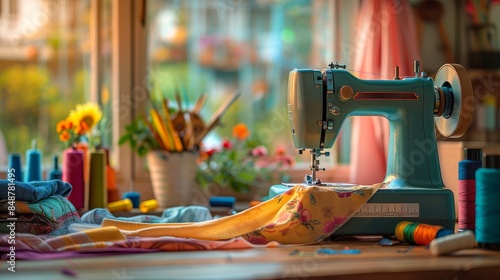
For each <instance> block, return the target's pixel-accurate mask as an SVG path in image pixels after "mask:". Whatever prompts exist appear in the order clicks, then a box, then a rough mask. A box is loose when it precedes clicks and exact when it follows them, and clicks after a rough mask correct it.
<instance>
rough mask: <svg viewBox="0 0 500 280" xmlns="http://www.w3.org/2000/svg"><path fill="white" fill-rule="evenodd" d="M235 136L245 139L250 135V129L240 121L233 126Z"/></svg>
mask: <svg viewBox="0 0 500 280" xmlns="http://www.w3.org/2000/svg"><path fill="white" fill-rule="evenodd" d="M233 136H234V137H235V138H237V139H239V140H245V139H247V138H248V136H250V131H249V130H248V127H247V126H246V125H245V124H244V123H239V124H237V125H235V126H234V127H233Z"/></svg>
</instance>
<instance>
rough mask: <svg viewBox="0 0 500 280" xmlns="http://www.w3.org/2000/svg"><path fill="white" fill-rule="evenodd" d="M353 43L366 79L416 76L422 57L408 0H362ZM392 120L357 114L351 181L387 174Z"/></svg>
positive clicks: (375, 179) (357, 68)
mask: <svg viewBox="0 0 500 280" xmlns="http://www.w3.org/2000/svg"><path fill="white" fill-rule="evenodd" d="M358 19H359V20H358V24H357V28H356V31H357V33H356V40H355V46H354V47H353V49H354V50H353V55H354V67H353V68H354V69H355V73H354V74H355V75H357V76H358V77H360V78H362V79H392V78H393V77H394V73H395V70H394V69H395V66H399V70H400V77H405V76H414V72H413V61H414V60H419V58H420V54H419V50H418V45H417V35H416V28H415V21H414V18H413V11H412V7H411V5H410V3H409V2H408V1H404V0H402V1H394V0H373V1H362V4H361V9H360V13H359V15H358ZM388 137H389V124H388V121H387V120H386V119H385V118H383V117H372V116H370V117H353V121H352V147H351V174H350V181H351V182H352V183H356V184H374V183H380V182H382V181H383V180H384V178H385V175H386V174H385V173H386V166H387V149H388Z"/></svg>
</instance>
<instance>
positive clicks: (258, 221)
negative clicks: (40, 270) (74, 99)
mask: <svg viewBox="0 0 500 280" xmlns="http://www.w3.org/2000/svg"><path fill="white" fill-rule="evenodd" d="M380 186H381V184H375V185H372V186H355V187H321V186H301V185H297V186H295V187H293V188H290V189H289V190H288V191H286V192H284V193H282V194H280V195H277V196H275V197H274V198H272V199H270V200H268V201H265V202H263V203H261V204H259V205H257V206H254V207H252V208H249V209H247V210H245V211H242V212H240V213H237V214H235V215H232V216H227V217H223V218H220V219H216V220H210V221H205V222H199V223H174V224H147V223H136V222H127V221H119V220H111V219H105V220H104V221H103V222H102V226H103V227H106V226H115V227H117V228H118V229H120V231H121V232H122V233H123V234H125V235H126V236H142V237H146V236H148V237H160V236H172V237H184V238H196V239H204V240H226V239H231V238H234V237H238V236H243V237H244V238H245V239H247V240H248V241H250V242H251V243H253V244H266V243H269V242H271V241H276V242H279V243H281V244H308V243H315V242H319V241H321V240H323V239H324V238H326V237H328V236H329V235H331V234H332V233H334V232H335V231H336V230H337V229H339V228H340V227H341V226H342V225H343V224H345V223H346V222H347V221H348V220H349V219H350V218H351V217H352V216H353V215H354V213H356V211H358V210H359V209H360V208H361V206H363V205H364V204H365V203H366V202H367V201H368V200H369V199H370V198H371V197H372V196H373V194H374V193H375V192H376V191H377V190H378V188H379V187H380Z"/></svg>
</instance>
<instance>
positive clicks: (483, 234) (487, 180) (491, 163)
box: [476, 155, 500, 250]
mask: <svg viewBox="0 0 500 280" xmlns="http://www.w3.org/2000/svg"><path fill="white" fill-rule="evenodd" d="M499 200H500V155H487V156H485V157H483V167H482V168H479V169H478V170H477V171H476V241H477V245H478V247H479V248H483V249H489V250H500V223H499V221H500V204H499V203H498V201H499Z"/></svg>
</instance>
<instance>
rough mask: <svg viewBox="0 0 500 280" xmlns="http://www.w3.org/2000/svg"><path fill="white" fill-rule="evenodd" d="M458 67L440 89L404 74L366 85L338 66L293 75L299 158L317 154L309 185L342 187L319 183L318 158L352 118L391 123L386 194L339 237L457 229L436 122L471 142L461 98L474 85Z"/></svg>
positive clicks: (277, 189)
mask: <svg viewBox="0 0 500 280" xmlns="http://www.w3.org/2000/svg"><path fill="white" fill-rule="evenodd" d="M416 65H418V64H416ZM443 67H444V66H443ZM450 67H451V68H450ZM457 67H458V66H449V67H448V68H446V69H444V70H443V72H441V76H443V75H444V77H439V79H440V80H443V81H442V84H439V85H438V86H436V84H435V83H434V81H433V80H432V79H431V78H429V77H427V75H425V73H422V74H421V75H419V73H418V71H416V76H415V77H412V78H405V79H399V77H398V76H399V73H397V72H396V79H395V80H362V79H359V78H357V77H355V76H354V75H352V74H351V73H350V72H348V71H346V70H344V69H340V68H339V65H338V64H336V65H333V64H331V65H330V69H326V70H323V71H320V70H314V69H295V70H293V71H291V72H290V75H289V84H288V117H289V119H290V125H291V134H292V138H293V142H294V145H295V148H297V149H298V150H299V152H302V151H304V150H306V149H307V150H310V152H311V165H310V169H311V171H312V176H309V175H308V176H306V179H305V182H304V183H303V184H306V185H324V186H325V187H328V185H335V184H328V183H326V184H325V183H323V182H321V180H320V179H317V178H316V172H317V171H320V170H324V169H321V168H319V160H318V158H319V157H320V156H321V155H325V154H326V155H328V152H323V150H324V149H329V148H331V147H332V146H333V144H334V142H335V140H336V138H337V136H338V133H339V132H340V129H341V127H342V125H343V123H344V121H345V120H346V119H347V118H348V117H351V116H383V117H385V118H387V119H388V120H389V125H390V136H389V149H388V162H387V173H386V178H385V180H384V183H385V184H384V187H383V188H381V189H379V190H378V191H377V192H376V193H375V195H374V196H373V197H372V198H371V199H370V200H369V201H368V203H367V204H366V205H364V206H363V207H362V209H360V210H359V211H358V212H357V213H356V214H355V215H354V217H353V218H351V219H350V220H349V221H348V222H347V223H346V224H345V225H344V226H343V227H342V228H340V229H339V230H338V231H337V232H336V233H335V235H373V234H377V235H379V234H380V235H390V234H394V229H395V227H396V225H397V224H398V223H399V222H401V221H412V222H417V223H427V224H434V225H441V226H443V227H445V228H448V229H454V227H455V206H454V199H453V193H452V192H451V191H450V190H449V189H446V188H445V186H444V184H443V181H442V178H441V172H440V166H439V157H438V150H437V144H436V134H435V128H434V126H435V121H436V124H437V122H440V120H437V119H441V118H444V119H445V122H446V123H444V124H443V123H441V124H440V126H441V127H444V129H443V130H444V134H447V135H446V136H449V137H453V136H454V134H455V135H456V134H460V133H461V134H463V132H464V131H465V130H464V129H463V127H464V123H466V125H467V126H468V122H467V121H469V122H470V120H465V121H463V116H460V111H461V109H462V107H463V106H462V105H463V104H462V102H460V100H461V93H462V91H464V89H463V87H467V86H468V85H467V83H463V82H461V81H459V80H458V77H459V76H460V77H462V78H463V72H460V71H462V70H463V69H462V68H459V69H458V70H457ZM460 67H461V66H460ZM454 71H459V74H460V75H458V74H456V73H454ZM463 71H465V70H463ZM450 73H451V74H450ZM438 75H439V74H438ZM436 78H438V76H436ZM464 85H465V86H464ZM469 85H470V81H469ZM468 89H469V88H467V90H468ZM471 92H472V91H471ZM462 115H463V112H462ZM457 124H458V125H457ZM438 128H439V126H438ZM457 130H460V131H457ZM460 136H461V135H460ZM366 141H370V139H366ZM289 185H293V184H289ZM289 185H276V186H272V187H271V189H270V196H274V195H276V194H279V193H282V192H284V191H286V189H288V187H289Z"/></svg>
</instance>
